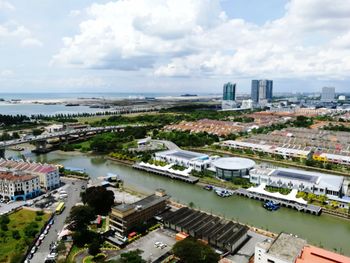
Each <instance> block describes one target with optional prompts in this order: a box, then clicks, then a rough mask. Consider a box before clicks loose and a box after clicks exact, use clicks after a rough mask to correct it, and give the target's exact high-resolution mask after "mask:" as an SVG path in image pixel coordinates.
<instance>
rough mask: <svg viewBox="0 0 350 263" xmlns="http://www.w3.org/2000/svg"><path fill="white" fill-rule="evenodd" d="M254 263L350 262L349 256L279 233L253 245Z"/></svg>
mask: <svg viewBox="0 0 350 263" xmlns="http://www.w3.org/2000/svg"><path fill="white" fill-rule="evenodd" d="M254 263H350V258H349V257H346V256H343V255H340V254H337V253H334V252H331V251H328V250H325V249H322V248H318V247H315V246H310V245H307V242H306V240H304V239H302V238H300V237H297V236H294V235H291V234H286V233H281V234H279V235H278V237H277V238H276V239H275V240H274V241H272V242H271V241H270V240H265V241H263V242H260V243H257V244H256V246H255V255H254Z"/></svg>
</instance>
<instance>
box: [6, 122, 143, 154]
mask: <svg viewBox="0 0 350 263" xmlns="http://www.w3.org/2000/svg"><path fill="white" fill-rule="evenodd" d="M136 126H141V125H133V126H132V127H136ZM125 127H127V126H126V125H120V126H105V127H88V128H82V129H72V130H64V131H59V132H51V133H45V134H42V135H38V136H26V137H24V138H20V139H15V140H9V141H3V142H0V158H4V157H5V150H6V148H9V147H13V146H16V145H20V144H24V143H35V146H36V150H35V151H36V152H47V148H46V146H47V144H48V140H49V139H54V138H59V139H60V142H63V141H65V142H68V141H69V138H70V137H72V136H78V137H80V138H87V137H88V136H91V135H94V134H98V133H103V132H111V131H120V130H123V129H124V128H125ZM129 127H130V126H129Z"/></svg>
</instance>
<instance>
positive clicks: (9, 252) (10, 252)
mask: <svg viewBox="0 0 350 263" xmlns="http://www.w3.org/2000/svg"><path fill="white" fill-rule="evenodd" d="M36 218H37V219H39V218H41V220H40V221H37V220H36ZM49 218H50V215H49V214H46V213H45V214H44V215H42V216H40V217H38V216H37V214H36V212H35V211H30V210H26V209H21V210H19V211H17V212H15V213H13V214H11V215H9V219H10V222H9V223H8V225H7V227H8V230H6V231H4V230H2V229H1V230H0V262H10V261H11V258H12V257H14V256H15V255H19V254H24V253H25V251H26V249H27V247H28V244H31V242H32V240H33V238H28V237H26V235H25V233H24V228H25V227H26V226H27V225H28V224H29V223H31V222H36V223H37V224H38V227H37V229H38V231H39V230H40V229H41V228H42V227H43V225H44V224H45V222H46V221H47V220H48V219H49ZM14 230H17V231H18V232H19V234H20V238H19V239H18V240H16V239H14V238H13V237H12V231H14Z"/></svg>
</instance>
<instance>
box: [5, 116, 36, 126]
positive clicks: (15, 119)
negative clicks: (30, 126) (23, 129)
mask: <svg viewBox="0 0 350 263" xmlns="http://www.w3.org/2000/svg"><path fill="white" fill-rule="evenodd" d="M29 121H30V118H29V117H28V116H25V115H2V114H0V124H3V125H17V124H22V123H24V122H29Z"/></svg>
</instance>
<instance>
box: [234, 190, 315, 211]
mask: <svg viewBox="0 0 350 263" xmlns="http://www.w3.org/2000/svg"><path fill="white" fill-rule="evenodd" d="M234 193H235V194H237V195H241V196H245V197H249V198H252V199H256V200H260V201H272V202H276V203H279V204H280V205H281V206H284V207H288V208H293V209H296V210H298V211H300V212H305V213H310V214H313V215H320V214H321V212H322V207H320V206H316V205H310V204H300V203H296V202H291V201H288V200H284V199H280V198H274V197H271V196H267V195H264V194H262V193H255V192H251V191H248V190H246V189H238V190H236V191H235V192H234Z"/></svg>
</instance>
